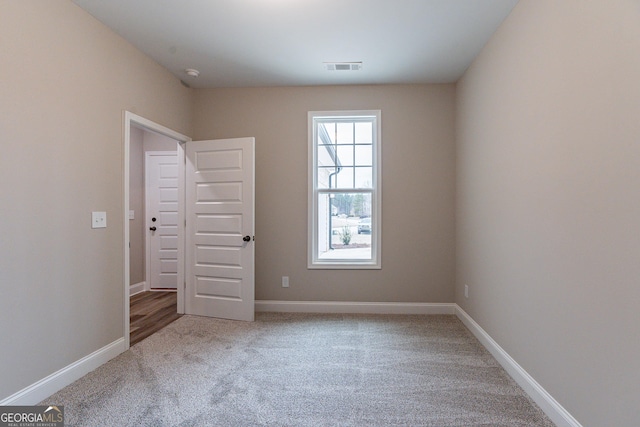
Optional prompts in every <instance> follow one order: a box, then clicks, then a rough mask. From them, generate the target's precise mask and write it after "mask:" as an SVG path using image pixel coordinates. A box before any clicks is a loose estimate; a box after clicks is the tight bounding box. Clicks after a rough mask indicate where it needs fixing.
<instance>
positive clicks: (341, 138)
mask: <svg viewBox="0 0 640 427" xmlns="http://www.w3.org/2000/svg"><path fill="white" fill-rule="evenodd" d="M337 130H338V144H353V123H338V124H337Z"/></svg>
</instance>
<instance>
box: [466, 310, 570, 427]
mask: <svg viewBox="0 0 640 427" xmlns="http://www.w3.org/2000/svg"><path fill="white" fill-rule="evenodd" d="M455 314H456V316H458V318H459V319H460V320H461V321H462V323H464V325H465V326H466V327H467V328H468V329H469V330H470V331H471V333H472V334H473V335H475V337H476V338H477V339H478V341H480V343H481V344H482V345H483V346H484V347H485V348H486V349H487V350H489V353H491V354H492V355H493V357H494V358H495V359H496V360H497V361H498V363H500V365H502V367H503V368H504V369H505V370H506V371H507V373H508V374H509V375H510V376H511V378H513V379H514V380H515V382H517V383H518V385H519V386H520V387H522V389H523V390H524V391H525V393H527V394H528V395H529V397H530V398H531V399H533V401H534V402H536V404H538V406H539V407H540V408H541V409H542V410H543V411H544V413H545V414H547V416H548V417H549V418H550V419H551V421H553V422H554V423H555V424H556V425H557V426H558V427H582V425H581V424H580V423H579V422H578V421H577V420H576V419H575V418H573V416H572V415H571V414H570V413H569V412H568V411H567V410H566V409H564V407H562V405H560V403H558V401H557V400H555V399H554V398H553V396H551V395H550V394H549V393H548V392H547V391H546V390H545V389H544V388H542V386H541V385H540V384H538V382H537V381H536V380H535V379H534V378H533V377H532V376H531V375H529V373H527V371H525V370H524V369H523V368H522V366H520V365H519V364H518V362H516V361H515V360H514V359H513V358H512V357H511V356H509V354H508V353H507V352H506V351H504V349H502V347H500V346H499V345H498V343H497V342H495V341H494V340H493V338H491V336H490V335H489V334H488V333H487V332H486V331H485V330H484V329H482V328H481V327H480V325H478V324H477V323H476V322H475V321H474V320H473V319H472V318H471V316H469V315H468V314H467V313H466V312H465V311H464V310H463V309H462V308H461V307H460V306H458V305H457V304H456V305H455Z"/></svg>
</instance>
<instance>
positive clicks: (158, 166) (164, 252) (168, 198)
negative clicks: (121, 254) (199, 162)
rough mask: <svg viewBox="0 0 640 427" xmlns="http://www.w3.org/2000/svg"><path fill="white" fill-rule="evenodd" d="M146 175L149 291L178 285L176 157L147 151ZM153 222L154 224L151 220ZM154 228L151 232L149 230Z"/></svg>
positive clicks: (167, 153) (171, 154)
mask: <svg viewBox="0 0 640 427" xmlns="http://www.w3.org/2000/svg"><path fill="white" fill-rule="evenodd" d="M145 171H146V191H147V194H146V200H147V203H146V224H147V228H146V231H145V232H146V233H148V234H147V243H148V245H149V249H148V257H147V262H148V263H149V268H148V272H149V274H148V277H147V281H148V283H149V288H150V289H177V285H178V155H177V153H176V152H166V151H148V152H147V153H146V154H145ZM153 218H155V221H153V220H152V219H153ZM152 227H155V231H152V230H151V228H152Z"/></svg>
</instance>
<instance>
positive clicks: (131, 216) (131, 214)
mask: <svg viewBox="0 0 640 427" xmlns="http://www.w3.org/2000/svg"><path fill="white" fill-rule="evenodd" d="M129 219H136V215H135V212H134V211H133V210H130V211H129Z"/></svg>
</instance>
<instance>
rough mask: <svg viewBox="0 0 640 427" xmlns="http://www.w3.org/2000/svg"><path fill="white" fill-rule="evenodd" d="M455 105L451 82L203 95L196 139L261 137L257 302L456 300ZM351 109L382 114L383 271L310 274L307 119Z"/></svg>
mask: <svg viewBox="0 0 640 427" xmlns="http://www.w3.org/2000/svg"><path fill="white" fill-rule="evenodd" d="M453 102H454V87H453V85H441V86H438V85H433V86H356V87H354V86H340V87H291V88H244V89H211V90H199V91H197V92H196V102H195V108H194V111H195V112H196V115H195V121H194V139H213V138H229V137H241V136H255V137H256V299H259V300H269V299H274V300H293V301H298V300H304V301H402V302H452V301H453V280H454V279H453V271H454V267H453V265H454V258H453V257H454V251H453V242H454V234H453V232H454V225H453V218H454V214H453V207H454V206H453V201H454V167H453V161H454V140H453V138H454V134H453V130H454V126H453V116H454V104H453ZM353 109H360V110H361V109H381V110H382V144H383V145H382V162H383V163H382V180H383V186H382V187H383V206H382V210H383V228H382V239H383V240H382V270H379V271H364V270H355V271H335V270H333V271H332V270H308V269H307V194H308V189H307V144H308V142H307V112H308V111H312V110H353ZM282 276H289V277H290V284H291V287H290V288H282V287H281V277H282Z"/></svg>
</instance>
